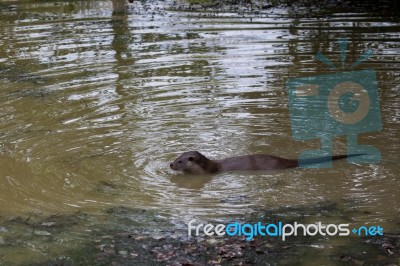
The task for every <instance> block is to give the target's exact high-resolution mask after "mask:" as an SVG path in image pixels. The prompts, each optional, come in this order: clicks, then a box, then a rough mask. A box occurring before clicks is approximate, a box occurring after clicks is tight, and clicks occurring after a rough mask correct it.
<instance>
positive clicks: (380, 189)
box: [0, 0, 400, 228]
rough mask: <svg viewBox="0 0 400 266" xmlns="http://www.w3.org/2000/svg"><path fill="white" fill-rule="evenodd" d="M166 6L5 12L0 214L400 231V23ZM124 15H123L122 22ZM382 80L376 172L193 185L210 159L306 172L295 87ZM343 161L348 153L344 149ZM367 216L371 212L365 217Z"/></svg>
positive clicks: (370, 139)
mask: <svg viewBox="0 0 400 266" xmlns="http://www.w3.org/2000/svg"><path fill="white" fill-rule="evenodd" d="M168 5H169V3H168V2H157V1H150V2H146V3H144V2H135V3H134V4H133V5H130V6H129V7H126V6H125V5H122V6H120V3H118V1H106V0H104V1H89V0H87V1H51V2H46V1H42V2H39V1H16V2H12V4H10V5H2V6H1V7H0V12H1V14H2V16H1V22H0V23H1V25H2V27H0V36H1V38H0V43H1V46H0V63H1V66H0V79H1V81H2V82H1V85H0V97H1V99H2V104H1V105H0V112H1V114H2V116H1V117H0V132H1V134H0V156H1V157H0V162H1V164H0V169H1V170H0V211H1V213H2V214H3V215H6V216H9V215H23V214H27V213H31V212H38V213H48V214H52V213H69V212H74V211H77V210H81V211H84V212H89V213H96V212H101V211H104V210H106V209H107V208H110V207H114V206H121V205H122V206H128V207H134V208H147V209H155V210H158V211H160V212H161V213H164V214H165V215H167V216H169V217H171V220H176V223H183V222H186V221H188V220H190V219H191V218H193V217H196V218H198V219H200V220H207V219H211V218H212V219H223V218H226V217H228V216H229V215H231V216H237V215H240V214H243V213H245V212H248V211H250V210H251V207H255V206H258V207H261V208H264V209H269V208H273V207H279V206H291V205H299V204H313V203H315V202H318V201H321V200H331V201H340V202H342V201H343V200H344V202H347V203H346V204H347V205H346V207H347V208H350V209H352V208H354V209H357V210H365V211H368V212H365V213H368V215H367V214H365V215H363V214H362V212H357V214H355V215H357V216H355V217H352V219H354V221H360V222H365V221H368V222H377V221H379V222H380V223H381V224H385V225H386V226H387V227H388V228H393V227H394V226H395V222H398V221H395V219H396V218H395V217H398V215H399V211H400V206H399V201H398V200H397V199H398V198H399V197H400V194H399V193H400V192H399V190H398V187H399V180H398V179H397V176H396V174H395V173H396V171H397V170H398V160H399V156H398V139H399V121H400V104H399V101H398V98H397V94H396V93H398V91H399V85H398V84H399V80H400V75H399V70H400V65H399V63H398V62H400V56H399V55H400V44H399V40H398V32H399V29H400V28H399V27H400V25H399V23H398V21H395V20H393V21H392V20H390V19H388V18H381V17H379V15H374V14H368V13H360V14H358V13H352V14H343V13H333V14H332V15H331V16H330V17H329V18H324V19H321V18H319V17H315V18H313V17H305V18H296V19H293V18H292V16H291V14H290V13H289V12H288V11H287V10H285V9H279V8H275V9H273V10H271V11H270V12H265V13H262V14H258V15H257V16H255V15H252V14H246V15H241V14H237V13H219V14H218V16H213V17H209V16H206V14H204V13H196V12H193V11H192V12H186V11H176V10H175V11H174V10H170V9H168V8H166V7H167V6H168ZM113 8H114V11H113ZM339 37H346V38H348V39H349V40H350V41H351V43H350V44H349V49H348V51H347V55H348V62H346V65H350V64H351V63H352V62H355V60H356V59H357V58H358V57H359V55H360V54H361V53H362V52H363V51H364V50H365V49H367V48H370V49H373V51H374V55H373V57H372V58H371V59H370V60H369V61H366V62H364V63H362V64H361V65H360V66H358V67H357V69H358V70H359V69H366V68H369V69H375V70H376V71H377V75H378V83H379V96H380V101H381V112H382V120H383V121H382V122H383V130H382V131H381V132H377V133H371V134H362V135H361V136H360V142H361V143H368V144H372V145H374V146H376V147H378V148H379V149H380V151H381V153H382V162H381V163H380V164H377V165H368V164H367V165H348V164H347V163H346V162H345V161H340V162H335V163H334V168H332V169H297V170H290V171H281V172H273V173H261V174H260V173H259V174H257V173H251V174H243V173H228V174H220V175H217V176H215V177H199V178H194V177H185V176H180V175H177V174H176V173H173V172H172V171H171V170H170V169H169V167H168V165H169V163H170V162H171V161H172V160H173V159H174V158H175V157H176V156H177V155H179V154H180V153H181V152H183V151H187V150H200V151H201V152H203V153H204V154H206V155H207V156H210V157H211V158H222V157H227V156H233V155H239V154H250V153H261V152H262V153H269V154H274V155H278V156H282V157H287V158H295V157H296V156H297V155H298V154H299V153H300V152H301V151H303V150H306V149H313V148H318V145H319V144H318V141H317V140H311V141H305V142H295V141H294V140H292V135H291V129H290V117H289V111H288V105H287V95H286V91H285V82H286V80H287V79H288V78H291V77H292V78H293V77H306V76H311V75H318V74H324V73H331V72H330V71H332V70H329V69H328V67H326V66H325V65H324V64H322V63H320V62H318V61H316V60H315V54H316V52H317V51H318V50H321V51H323V52H324V54H325V55H326V56H328V57H329V59H330V60H331V61H332V62H334V63H335V64H337V65H340V63H339V62H340V56H339V49H338V46H337V42H336V41H337V39H338V38H339ZM333 150H334V153H343V152H345V151H346V140H345V139H344V138H341V137H337V138H335V139H334V141H333ZM360 213H361V214H360Z"/></svg>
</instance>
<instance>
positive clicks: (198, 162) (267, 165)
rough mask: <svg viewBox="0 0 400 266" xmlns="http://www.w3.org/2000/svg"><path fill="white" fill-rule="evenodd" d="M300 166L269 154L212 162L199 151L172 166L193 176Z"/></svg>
mask: <svg viewBox="0 0 400 266" xmlns="http://www.w3.org/2000/svg"><path fill="white" fill-rule="evenodd" d="M359 155H362V154H351V155H336V156H332V157H331V156H329V157H328V156H327V157H321V158H315V159H306V160H302V162H301V163H302V165H304V164H315V163H321V162H327V161H329V160H339V159H344V158H349V157H353V156H359ZM298 166H299V160H295V159H285V158H281V157H278V156H273V155H268V154H254V155H243V156H237V157H230V158H226V159H223V160H210V159H208V158H207V157H206V156H204V155H203V154H201V153H200V152H198V151H188V152H184V153H183V154H181V155H180V156H179V157H178V158H177V159H176V160H175V161H173V162H172V163H171V164H170V167H171V169H172V170H175V171H182V172H183V173H185V174H191V175H200V174H216V173H221V172H228V171H246V170H250V171H251V170H253V171H259V170H278V169H288V168H295V167H298Z"/></svg>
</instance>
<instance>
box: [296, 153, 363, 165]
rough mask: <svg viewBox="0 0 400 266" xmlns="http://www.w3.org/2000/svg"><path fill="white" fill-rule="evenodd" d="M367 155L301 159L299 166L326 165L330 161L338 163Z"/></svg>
mask: <svg viewBox="0 0 400 266" xmlns="http://www.w3.org/2000/svg"><path fill="white" fill-rule="evenodd" d="M361 155H366V154H365V153H357V154H349V155H347V154H345V155H334V156H324V157H319V158H309V159H301V160H299V165H310V164H318V163H325V162H329V161H331V160H332V161H336V160H341V159H346V158H351V157H356V156H361Z"/></svg>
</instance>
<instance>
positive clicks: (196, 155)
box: [169, 151, 211, 174]
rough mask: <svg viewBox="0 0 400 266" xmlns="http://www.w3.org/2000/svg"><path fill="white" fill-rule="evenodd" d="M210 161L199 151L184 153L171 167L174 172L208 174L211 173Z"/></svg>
mask: <svg viewBox="0 0 400 266" xmlns="http://www.w3.org/2000/svg"><path fill="white" fill-rule="evenodd" d="M209 162H211V161H210V160H209V159H207V157H206V156H204V155H203V154H201V153H200V152H198V151H188V152H184V153H182V154H181V155H180V156H179V157H178V158H176V160H175V161H174V162H172V163H171V164H170V165H169V166H170V167H171V169H172V170H175V171H182V172H184V173H185V174H207V173H211V172H210V171H209V169H208V168H209Z"/></svg>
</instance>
